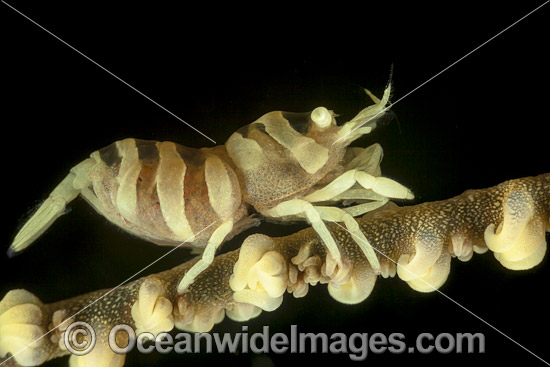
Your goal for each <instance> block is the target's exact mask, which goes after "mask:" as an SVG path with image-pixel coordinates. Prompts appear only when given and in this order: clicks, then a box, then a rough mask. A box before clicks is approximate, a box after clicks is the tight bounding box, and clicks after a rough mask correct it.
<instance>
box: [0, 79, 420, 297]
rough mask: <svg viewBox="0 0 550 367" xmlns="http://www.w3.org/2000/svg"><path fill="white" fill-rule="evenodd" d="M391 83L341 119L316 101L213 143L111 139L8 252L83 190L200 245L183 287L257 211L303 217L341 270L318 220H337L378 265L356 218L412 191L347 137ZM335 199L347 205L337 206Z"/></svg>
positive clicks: (175, 239) (134, 227)
mask: <svg viewBox="0 0 550 367" xmlns="http://www.w3.org/2000/svg"><path fill="white" fill-rule="evenodd" d="M390 90H391V85H388V87H387V88H386V89H385V91H384V95H383V97H382V99H378V98H377V97H375V96H374V95H372V94H371V93H370V92H368V91H366V92H367V94H368V95H369V96H370V97H371V99H372V100H373V102H374V104H373V105H371V106H369V107H367V108H365V109H363V110H362V111H361V112H359V114H357V116H355V117H354V118H353V119H351V120H350V121H348V122H347V123H345V124H343V125H341V126H338V125H337V123H336V120H335V114H334V113H333V112H332V111H329V110H327V109H326V108H325V107H318V108H316V109H315V110H313V111H312V112H311V113H287V112H282V111H274V112H270V113H267V114H265V115H264V116H262V117H260V118H259V119H258V120H256V121H255V122H253V123H251V124H249V125H247V126H245V127H243V128H241V129H240V130H238V131H237V132H235V133H233V134H232V135H231V136H230V138H229V139H228V140H227V142H226V143H225V145H221V146H216V147H213V148H202V149H193V148H187V147H184V146H181V145H179V144H176V143H173V142H168V141H165V142H157V141H147V140H138V139H133V138H129V139H125V140H121V141H117V142H115V143H113V144H111V145H109V146H107V147H105V148H102V149H100V150H97V151H95V152H94V153H92V154H91V155H90V157H89V158H87V159H85V160H84V161H82V162H81V163H79V164H77V165H76V166H75V167H73V168H72V169H71V170H70V173H69V174H68V175H67V177H66V178H65V179H64V180H63V181H62V182H61V183H60V184H59V185H58V186H57V187H56V188H55V189H54V190H53V192H52V193H51V194H50V195H49V197H48V198H47V199H46V200H45V201H44V202H43V203H42V205H41V206H40V207H39V208H38V210H37V211H36V212H35V213H34V215H33V216H32V217H31V218H30V219H29V220H28V221H27V222H26V223H25V225H24V226H23V227H22V228H21V230H20V231H19V233H18V234H17V235H16V236H15V239H14V241H13V243H12V245H11V247H10V249H9V251H8V253H9V254H10V255H13V254H15V253H17V252H19V251H22V250H23V249H25V248H26V247H27V246H29V245H30V244H31V243H32V242H33V241H35V240H36V239H37V238H38V237H39V236H40V235H41V234H42V233H43V232H44V231H45V230H46V229H47V228H48V227H49V226H50V225H51V224H52V223H53V222H54V221H55V220H56V219H57V218H58V217H59V216H60V215H61V214H62V213H63V212H64V209H65V207H66V205H67V204H68V203H69V202H70V201H71V200H73V199H75V198H76V197H77V196H78V195H80V196H81V197H83V198H84V199H85V200H86V201H87V202H88V203H89V204H90V205H91V206H92V207H93V208H94V209H95V210H96V211H97V212H98V213H100V214H101V215H103V216H104V217H105V218H107V219H108V220H109V221H110V222H112V223H114V224H115V225H117V226H119V227H120V228H122V229H124V230H126V231H128V232H130V233H132V234H134V235H136V236H138V237H141V238H143V239H146V240H148V241H151V242H154V243H156V244H161V245H171V246H180V245H182V244H186V245H190V246H192V247H194V248H196V249H198V250H201V251H202V257H201V258H200V259H199V261H197V262H196V263H195V265H194V266H193V267H192V268H191V269H190V270H189V271H188V272H187V273H186V275H185V276H184V278H183V279H182V280H181V282H180V284H179V286H178V292H180V293H183V292H184V291H185V290H186V289H187V287H188V286H189V285H190V284H191V283H192V282H193V280H194V279H195V278H196V277H197V275H198V274H200V273H201V272H202V271H204V270H205V269H206V268H207V267H208V266H209V264H211V263H212V261H213V258H214V256H215V253H216V250H217V249H218V248H219V246H220V245H221V244H222V243H223V242H224V241H226V240H228V239H230V238H231V237H233V236H234V235H236V234H238V233H240V232H241V231H243V230H244V229H246V228H249V227H251V226H254V225H257V224H259V221H260V219H259V217H264V218H267V219H270V220H279V221H291V220H292V221H295V220H306V221H308V222H309V223H310V224H311V225H312V226H313V228H314V229H315V231H316V232H317V234H318V235H319V237H320V238H321V239H322V241H323V243H324V244H325V246H326V248H327V250H328V253H329V254H330V255H331V256H332V257H333V259H334V262H333V263H334V264H335V269H339V270H341V273H345V270H344V269H347V268H348V267H346V266H344V264H343V263H342V261H343V260H342V256H341V254H340V250H339V247H338V245H337V242H336V240H335V239H334V238H333V237H332V235H331V234H330V232H329V231H328V229H327V227H326V225H325V223H324V222H325V221H335V222H340V223H343V224H344V225H345V226H346V227H347V228H348V230H349V231H350V232H351V233H353V234H355V235H356V239H357V243H358V245H359V246H360V248H361V250H362V251H363V253H364V254H365V256H366V257H367V259H368V260H369V262H370V263H371V265H372V267H373V269H375V271H377V272H379V271H380V264H379V263H378V260H377V257H376V254H375V253H374V251H373V249H372V247H371V246H370V245H369V244H368V241H367V239H366V238H365V235H364V234H363V233H362V232H361V231H360V230H359V227H358V224H357V222H356V221H355V219H354V217H355V216H357V215H360V214H363V213H365V212H368V211H370V210H373V209H375V208H377V207H379V206H381V205H383V204H385V203H386V202H387V201H388V200H389V199H388V198H402V199H411V198H412V197H413V195H412V193H411V192H410V191H409V190H408V189H407V188H405V187H404V186H402V185H401V184H399V183H397V182H395V181H393V180H390V179H388V178H384V177H381V176H380V170H379V165H380V160H381V157H382V150H381V148H380V146H379V145H377V144H375V145H373V146H370V147H368V148H348V146H349V144H350V143H351V142H352V141H354V140H356V139H357V138H359V137H360V136H362V135H364V134H367V133H369V132H370V131H371V130H372V129H373V128H374V127H375V126H376V121H377V120H379V119H380V118H381V117H383V116H384V115H386V114H387V110H388V109H389V95H390ZM341 203H353V204H354V205H352V206H347V207H343V208H341V207H338V206H336V204H341ZM319 204H322V205H319ZM341 275H342V276H345V275H346V274H341Z"/></svg>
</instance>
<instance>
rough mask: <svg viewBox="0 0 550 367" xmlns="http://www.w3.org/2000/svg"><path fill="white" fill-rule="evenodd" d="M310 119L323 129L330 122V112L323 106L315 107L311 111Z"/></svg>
mask: <svg viewBox="0 0 550 367" xmlns="http://www.w3.org/2000/svg"><path fill="white" fill-rule="evenodd" d="M311 120H312V121H313V122H314V123H315V125H317V126H318V127H320V128H322V129H324V128H326V127H328V126H329V125H330V124H331V122H332V114H331V113H330V112H329V111H328V110H327V109H326V108H325V107H317V108H316V109H314V110H313V111H312V112H311Z"/></svg>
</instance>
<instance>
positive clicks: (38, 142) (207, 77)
mask: <svg viewBox="0 0 550 367" xmlns="http://www.w3.org/2000/svg"><path fill="white" fill-rule="evenodd" d="M8 3H9V4H11V5H12V6H14V7H15V8H16V9H18V10H20V11H21V12H23V13H24V14H26V15H27V16H28V17H30V18H31V19H33V20H34V21H36V22H37V23H39V24H40V25H42V26H43V27H45V28H46V29H48V30H49V31H51V32H52V33H54V34H55V35H57V36H58V37H60V38H61V39H63V40H64V41H66V42H67V43H69V44H70V45H72V46H73V47H75V48H77V49H78V50H80V51H81V52H83V53H84V54H85V55H87V56H88V57H90V58H91V59H93V60H94V61H96V62H97V63H99V64H100V65H102V66H103V67H105V68H106V69H108V70H109V71H111V72H112V73H113V74H115V75H117V76H118V77H120V78H122V79H123V80H125V81H126V82H127V83H129V84H130V85H132V86H133V87H135V88H136V89H138V90H139V91H141V92H142V93H144V94H146V95H147V96H149V97H150V98H151V99H153V100H154V101H156V102H158V103H159V104H161V105H162V106H164V107H165V108H167V109H168V110H170V111H171V112H172V113H174V114H175V115H177V116H178V117H180V118H181V119H183V120H185V121H187V122H189V123H190V124H191V125H193V126H195V127H196V128H197V129H199V130H200V131H201V132H203V133H204V134H205V135H207V136H209V137H211V138H212V139H213V140H215V141H216V142H217V143H218V144H222V143H223V142H224V141H225V140H226V139H227V138H228V137H229V135H230V134H231V133H232V132H233V131H235V130H236V129H238V128H239V127H240V126H243V125H245V124H248V123H250V122H252V121H253V120H255V119H256V118H258V117H259V116H260V115H262V114H263V113H266V112H268V111H272V110H287V111H310V110H312V109H313V108H315V107H317V106H320V105H322V106H326V107H328V108H329V109H333V110H335V111H336V112H337V113H340V114H341V115H342V117H341V120H340V121H346V120H347V119H349V118H350V117H352V116H354V114H355V113H357V112H358V111H359V110H360V109H361V108H363V107H365V106H366V105H367V103H368V99H367V98H366V96H365V95H364V94H363V92H362V88H364V87H366V88H369V89H371V90H372V91H373V92H375V93H376V94H378V95H380V94H381V92H382V91H383V89H384V86H385V84H386V82H387V80H388V76H389V71H390V67H391V65H392V64H393V66H394V74H393V79H394V82H395V91H394V98H393V99H394V100H397V99H399V98H400V97H401V96H404V95H405V94H406V93H408V92H409V91H411V90H413V89H414V88H416V87H417V86H419V85H421V84H422V83H424V82H425V81H426V80H428V79H429V78H431V77H432V76H434V75H436V74H437V73H438V72H440V71H441V70H443V69H444V68H446V67H447V66H449V65H451V64H452V63H453V62H455V61H457V60H458V59H460V58H461V57H462V56H464V55H466V54H467V53H468V52H470V51H471V50H473V49H474V48H476V47H477V46H479V45H481V44H482V43H483V42H485V41H487V40H488V39H489V38H491V37H492V36H494V35H495V34H497V33H498V32H500V31H501V30H503V29H504V28H506V27H507V26H509V25H510V24H512V23H513V22H515V21H516V20H518V19H519V18H521V17H522V16H523V15H525V14H527V13H528V12H529V11H531V10H533V9H534V8H536V7H537V6H538V5H539V4H540V3H538V2H529V1H522V2H514V3H511V5H504V4H503V3H494V4H490V3H484V5H481V4H480V2H472V3H468V2H460V3H456V4H455V3H452V4H451V5H436V6H434V5H433V4H430V5H426V4H417V3H416V2H415V3H412V4H409V5H404V4H399V3H394V2H388V3H386V4H381V5H375V4H370V3H364V4H363V3H361V4H359V3H353V4H351V3H350V4H347V3H344V2H338V3H327V4H326V5H320V3H316V4H310V5H307V6H306V5H300V6H298V5H297V4H283V3H273V4H262V5H250V6H246V7H245V6H241V7H238V6H237V5H235V4H233V3H226V4H225V5H217V4H214V3H210V2H203V3H201V4H191V3H189V4H188V5H181V6H179V7H177V8H175V7H167V6H159V5H156V4H154V3H152V2H148V3H147V4H146V5H143V6H138V5H136V4H130V3H129V4H128V5H126V6H121V5H118V6H117V7H116V8H115V7H113V5H112V4H110V3H98V2H90V3H86V4H81V5H75V4H70V5H69V4H65V5H59V4H51V3H49V2H48V3H47V4H45V3H42V4H40V5H39V4H33V5H29V4H26V3H22V2H16V1H11V2H10V1H8ZM548 12H549V8H548V6H546V7H543V8H542V9H541V10H539V11H538V12H535V13H534V14H532V15H531V16H529V17H528V18H526V19H525V20H524V21H522V22H520V23H519V24H517V25H516V26H514V27H512V28H511V29H509V30H508V31H506V32H504V33H503V34H502V35H500V36H499V37H497V38H496V39H494V40H492V41H491V42H489V43H488V44H486V45H485V46H483V47H481V48H480V49H479V50H477V51H475V52H474V53H472V54H471V55H470V56H468V57H466V58H465V59H464V60H462V61H460V62H459V63H457V64H456V65H455V66H453V67H451V68H450V69H449V70H447V71H446V72H444V73H442V74H441V75H440V76H438V77H436V78H435V79H433V80H432V81H430V82H428V83H427V84H426V85H424V86H423V87H421V88H420V89H418V90H417V91H415V92H414V93H412V94H410V95H409V96H407V97H406V98H404V99H403V100H401V101H399V102H398V103H396V104H395V106H394V107H393V111H394V112H395V113H396V114H397V116H398V118H399V124H397V123H392V124H390V125H387V126H384V127H382V128H380V129H378V130H377V131H375V132H374V133H373V134H371V135H370V136H369V137H367V138H364V139H362V140H360V141H358V142H357V144H358V145H363V146H365V145H367V144H371V143H373V142H379V143H381V144H382V146H383V148H384V151H385V157H384V161H383V163H382V169H383V173H384V174H385V175H386V176H388V177H391V178H394V179H396V180H397V181H399V182H401V183H403V184H405V185H406V186H408V187H410V188H412V190H413V191H414V192H415V194H416V199H415V201H414V202H415V203H418V202H424V201H432V200H441V199H446V198H449V197H452V196H454V195H457V194H460V193H461V192H463V191H465V190H467V189H473V188H484V187H488V186H492V185H495V184H498V183H500V182H502V181H505V180H508V179H512V178H518V177H523V176H529V175H537V174H540V173H544V172H548V171H549V168H550V165H549V159H548V135H547V132H548V122H549V121H548V90H547V86H548V81H549V80H548V65H549V60H548V56H547V53H546V52H544V50H543V44H544V43H545V42H547V41H548V40H547V36H543V28H544V26H546V25H547V19H548V14H549V13H548ZM1 23H2V28H3V32H2V33H3V34H4V37H3V41H2V55H3V57H2V63H3V67H2V83H1V84H2V89H3V98H2V121H3V137H4V139H3V140H4V141H3V148H2V149H3V154H2V157H3V162H2V165H3V167H2V168H3V169H2V173H3V190H2V192H3V194H4V196H3V199H4V200H3V206H2V207H3V212H4V215H3V218H4V220H3V221H2V226H3V230H2V233H3V239H4V240H3V245H2V248H4V249H7V247H8V245H9V243H10V242H11V240H12V238H13V235H14V234H15V232H16V229H17V228H18V226H19V225H21V224H22V223H21V220H22V218H24V217H25V216H26V215H27V213H28V212H30V211H31V210H33V209H34V208H35V207H36V205H37V204H38V203H39V202H40V200H42V199H44V198H45V197H46V196H47V194H48V193H49V192H50V191H51V190H52V189H53V187H55V185H56V184H57V183H58V182H59V181H60V180H61V179H62V178H63V177H64V176H65V175H66V173H67V171H68V170H69V169H70V167H72V166H73V165H75V164H76V163H78V162H79V161H81V160H82V159H83V158H84V157H86V156H88V155H89V153H90V152H92V151H94V150H96V149H98V148H100V147H103V146H105V145H108V144H110V143H111V142H113V141H115V140H118V139H122V138H125V137H135V138H142V139H153V140H172V141H175V142H178V143H181V144H183V145H187V146H192V147H202V146H212V145H213V143H211V142H210V141H209V140H207V139H206V138H204V137H202V136H201V135H199V134H198V133H196V132H194V131H193V130H191V129H190V128H189V127H187V126H186V125H185V124H183V123H182V122H181V121H179V120H177V119H176V118H174V117H172V116H170V115H169V114H168V113H167V112H165V111H163V110H162V109H161V108H159V107H158V106H156V105H155V104H153V103H152V102H150V101H149V100H147V99H145V98H144V97H143V96H141V95H139V94H138V93H136V92H135V91H134V90H132V89H131V88H129V87H128V86H126V85H124V84H123V83H122V82H120V81H119V80H117V79H115V78H114V77H113V76H111V75H109V74H108V73H107V72H105V71H104V70H102V69H100V68H99V67H98V66H96V65H94V64H93V63H91V62H90V61H88V60H86V59H85V58H84V57H83V56H81V55H79V54H78V53H77V52H75V51H74V50H71V49H70V48H69V47H67V46H66V45H64V44H63V43H61V42H60V41H58V40H56V39H55V38H54V37H52V36H51V35H49V34H48V33H46V32H45V31H44V30H42V29H40V28H39V27H37V26H36V25H34V24H32V23H31V22H30V21H28V20H26V19H25V18H24V17H22V16H21V15H19V14H17V13H16V12H15V11H13V10H12V9H10V8H9V7H7V6H6V5H4V4H2V21H1ZM70 207H71V209H72V212H71V213H70V214H69V215H66V216H63V217H62V218H60V219H59V220H58V221H57V222H56V223H55V225H54V226H53V227H52V228H51V230H50V231H48V232H47V233H46V234H45V235H44V236H43V237H42V238H41V239H40V240H38V241H37V242H36V244H35V245H34V246H33V247H31V248H30V249H29V250H28V251H27V252H25V253H24V254H22V255H20V256H18V257H16V258H13V259H9V260H8V259H7V258H6V257H5V256H0V279H1V282H0V295H3V294H5V292H7V291H8V290H10V289H14V288H25V289H27V290H29V291H31V292H33V293H35V294H36V295H37V296H38V297H40V298H41V299H42V301H44V302H46V303H48V302H53V301H57V300H61V299H65V298H69V297H72V296H75V295H78V294H83V293H86V292H89V291H92V290H96V289H102V288H109V287H113V286H115V285H117V284H119V283H120V282H122V281H124V280H125V279H127V278H128V277H129V276H131V275H132V274H134V273H136V272H137V271H139V270H141V269H142V268H143V267H145V266H146V265H148V264H149V263H150V262H151V261H153V260H155V259H157V258H158V257H160V256H162V255H163V254H164V253H165V252H166V251H168V248H163V247H157V246H154V245H151V244H149V243H146V242H144V241H142V240H140V239H137V238H134V237H131V236H129V235H127V234H126V233H124V232H122V231H121V230H118V229H116V228H114V227H113V226H111V225H109V224H107V223H106V221H105V220H104V219H102V218H100V217H99V216H98V215H97V214H96V213H95V212H93V211H92V209H91V208H89V207H88V206H87V205H86V204H85V203H84V202H83V201H82V200H80V199H79V200H76V201H74V202H73V203H72V204H71V205H70ZM301 227H303V226H289V225H286V226H283V225H262V226H261V227H259V228H256V229H254V231H260V232H262V233H267V234H270V235H284V234H288V233H292V232H294V231H296V230H297V228H301ZM250 233H252V232H251V231H248V232H247V233H245V234H243V235H241V236H238V237H237V238H235V240H234V241H232V242H231V243H228V244H226V245H225V246H224V248H223V250H224V251H225V250H229V249H232V248H236V247H237V246H238V245H239V243H240V242H242V240H243V239H244V238H245V237H246V235H248V234H250ZM188 258H189V255H188V253H187V251H186V250H181V251H180V250H178V251H175V252H174V253H172V254H171V255H169V256H167V257H166V258H164V259H163V260H161V261H159V262H158V263H156V264H155V265H153V266H151V267H150V268H149V269H147V270H146V271H145V272H144V273H142V274H141V275H142V276H143V275H146V274H150V273H154V272H159V271H162V270H164V269H168V268H170V267H172V266H175V265H177V264H179V263H181V262H183V261H185V260H186V259H188ZM547 262H548V261H547V260H545V261H544V262H543V264H541V265H540V266H538V267H537V268H535V269H533V270H531V271H526V272H512V271H509V270H506V269H504V268H503V267H502V266H500V265H499V264H498V263H497V261H496V260H495V259H494V258H493V256H492V255H491V254H485V255H482V256H480V255H477V256H475V257H474V259H472V260H471V261H470V262H468V263H460V262H458V261H456V260H455V261H453V265H452V270H451V275H450V277H449V279H448V281H447V282H446V284H445V285H444V286H443V287H442V288H441V291H442V292H444V293H445V294H446V295H448V296H449V297H450V298H452V299H454V300H456V301H457V302H458V303H460V304H461V305H463V306H464V307H466V308H467V309H469V310H471V311H472V312H473V313H475V314H476V315H478V316H479V317H481V318H482V319H484V320H486V321H487V322H488V323H490V324H492V325H494V326H495V327H496V328H498V329H499V330H501V331H502V332H503V333H505V334H507V335H508V336H510V337H511V338H512V339H514V340H515V341H517V342H518V343H520V344H521V345H523V346H525V347H526V348H527V349H529V350H531V351H532V352H533V353H535V354H537V355H538V356H540V357H541V358H543V359H545V360H547V361H548V360H550V354H549V352H548V335H547V329H548V326H549V322H548V309H549V306H550V305H549V303H548V298H547V297H546V294H545V289H548V286H547V283H545V281H547V280H548V279H549V270H548V266H547ZM246 324H247V325H248V326H249V333H253V332H257V331H261V327H262V326H263V325H269V326H270V330H271V333H272V334H274V333H276V332H284V333H286V334H287V335H290V325H292V324H296V325H298V329H299V331H303V332H326V333H329V334H330V333H336V332H343V333H347V334H348V335H351V333H354V332H366V333H370V334H372V333H376V332H379V333H384V334H386V335H389V334H390V333H393V332H400V333H404V334H405V335H406V337H407V340H408V342H410V343H413V341H414V338H415V337H416V335H418V334H420V333H423V332H430V333H433V334H434V335H435V334H437V333H443V332H445V333H458V332H471V333H476V332H481V333H484V334H485V337H486V353H484V354H470V355H469V354H455V353H451V354H448V355H441V354H436V353H433V354H429V355H421V354H419V353H415V354H401V355H392V354H390V353H384V354H382V355H374V354H372V353H371V354H369V356H368V357H367V359H366V360H365V361H363V362H351V361H350V359H349V358H348V356H346V355H326V354H319V353H318V354H290V353H286V354H282V355H278V354H274V353H272V354H269V355H267V356H265V355H263V356H254V355H252V354H240V355H230V354H221V355H175V354H169V355H166V356H164V355H159V354H156V353H155V354H152V355H148V356H143V355H140V354H138V353H132V354H131V355H129V356H128V357H127V362H126V365H127V366H152V365H163V366H181V365H198V364H201V365H233V364H235V365H237V364H238V365H240V366H247V365H252V366H268V365H276V366H280V365H284V364H286V365H302V364H304V363H305V364H308V365H309V364H311V365H313V364H315V363H319V362H327V363H338V364H340V365H372V366H376V365H383V364H384V365H386V364H395V363H398V362H405V363H413V364H416V363H418V364H420V363H421V364H422V365H423V366H436V365H441V364H445V365H454V364H457V365H458V364H460V365H464V363H468V364H469V365H470V366H481V365H485V364H487V363H498V362H511V361H516V360H517V361H520V362H521V363H524V364H525V365H533V366H535V365H542V362H540V361H539V360H537V358H535V357H533V356H532V355H530V354H529V353H528V352H526V351H525V350H523V349H522V348H521V347H519V346H518V345H516V344H514V343H513V342H511V341H510V340H508V339H507V338H506V337H504V336H502V335H501V334H499V333H498V332H496V331H494V330H493V329H491V328H490V327H488V326H487V325H486V324H484V323H483V322H481V321H480V320H478V319H476V318H475V317H474V316H472V315H471V314H469V313H467V312H466V311H464V310H463V309H461V308H460V307H459V306H457V305H456V304H454V303H453V302H451V301H449V300H448V299H446V298H445V297H444V296H442V295H440V294H438V293H432V294H419V293H417V292H415V291H413V290H411V289H410V288H409V287H408V286H407V285H406V284H405V283H404V282H402V281H400V280H399V279H391V280H379V281H378V283H377V285H376V287H375V289H374V291H373V293H372V295H371V296H370V297H369V298H368V299H367V300H366V301H365V302H363V303H361V304H359V305H355V306H346V305H342V304H339V303H337V302H336V301H334V300H333V299H332V298H330V297H329V296H328V293H327V291H326V287H324V286H317V287H315V288H311V289H310V293H309V294H308V296H307V297H306V298H303V299H294V298H293V297H292V296H291V295H287V296H286V297H285V301H284V303H283V305H282V306H281V307H280V308H279V309H278V310H276V311H274V312H271V313H267V312H264V313H263V314H262V315H261V316H260V317H259V318H257V319H254V320H251V321H250V322H248V323H246ZM240 330H241V324H239V323H236V322H233V321H230V320H225V321H223V323H221V324H219V325H217V326H216V327H215V329H214V330H213V331H216V332H238V331H240ZM46 365H47V366H65V365H67V359H59V360H55V361H52V362H49V363H47V364H46Z"/></svg>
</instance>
